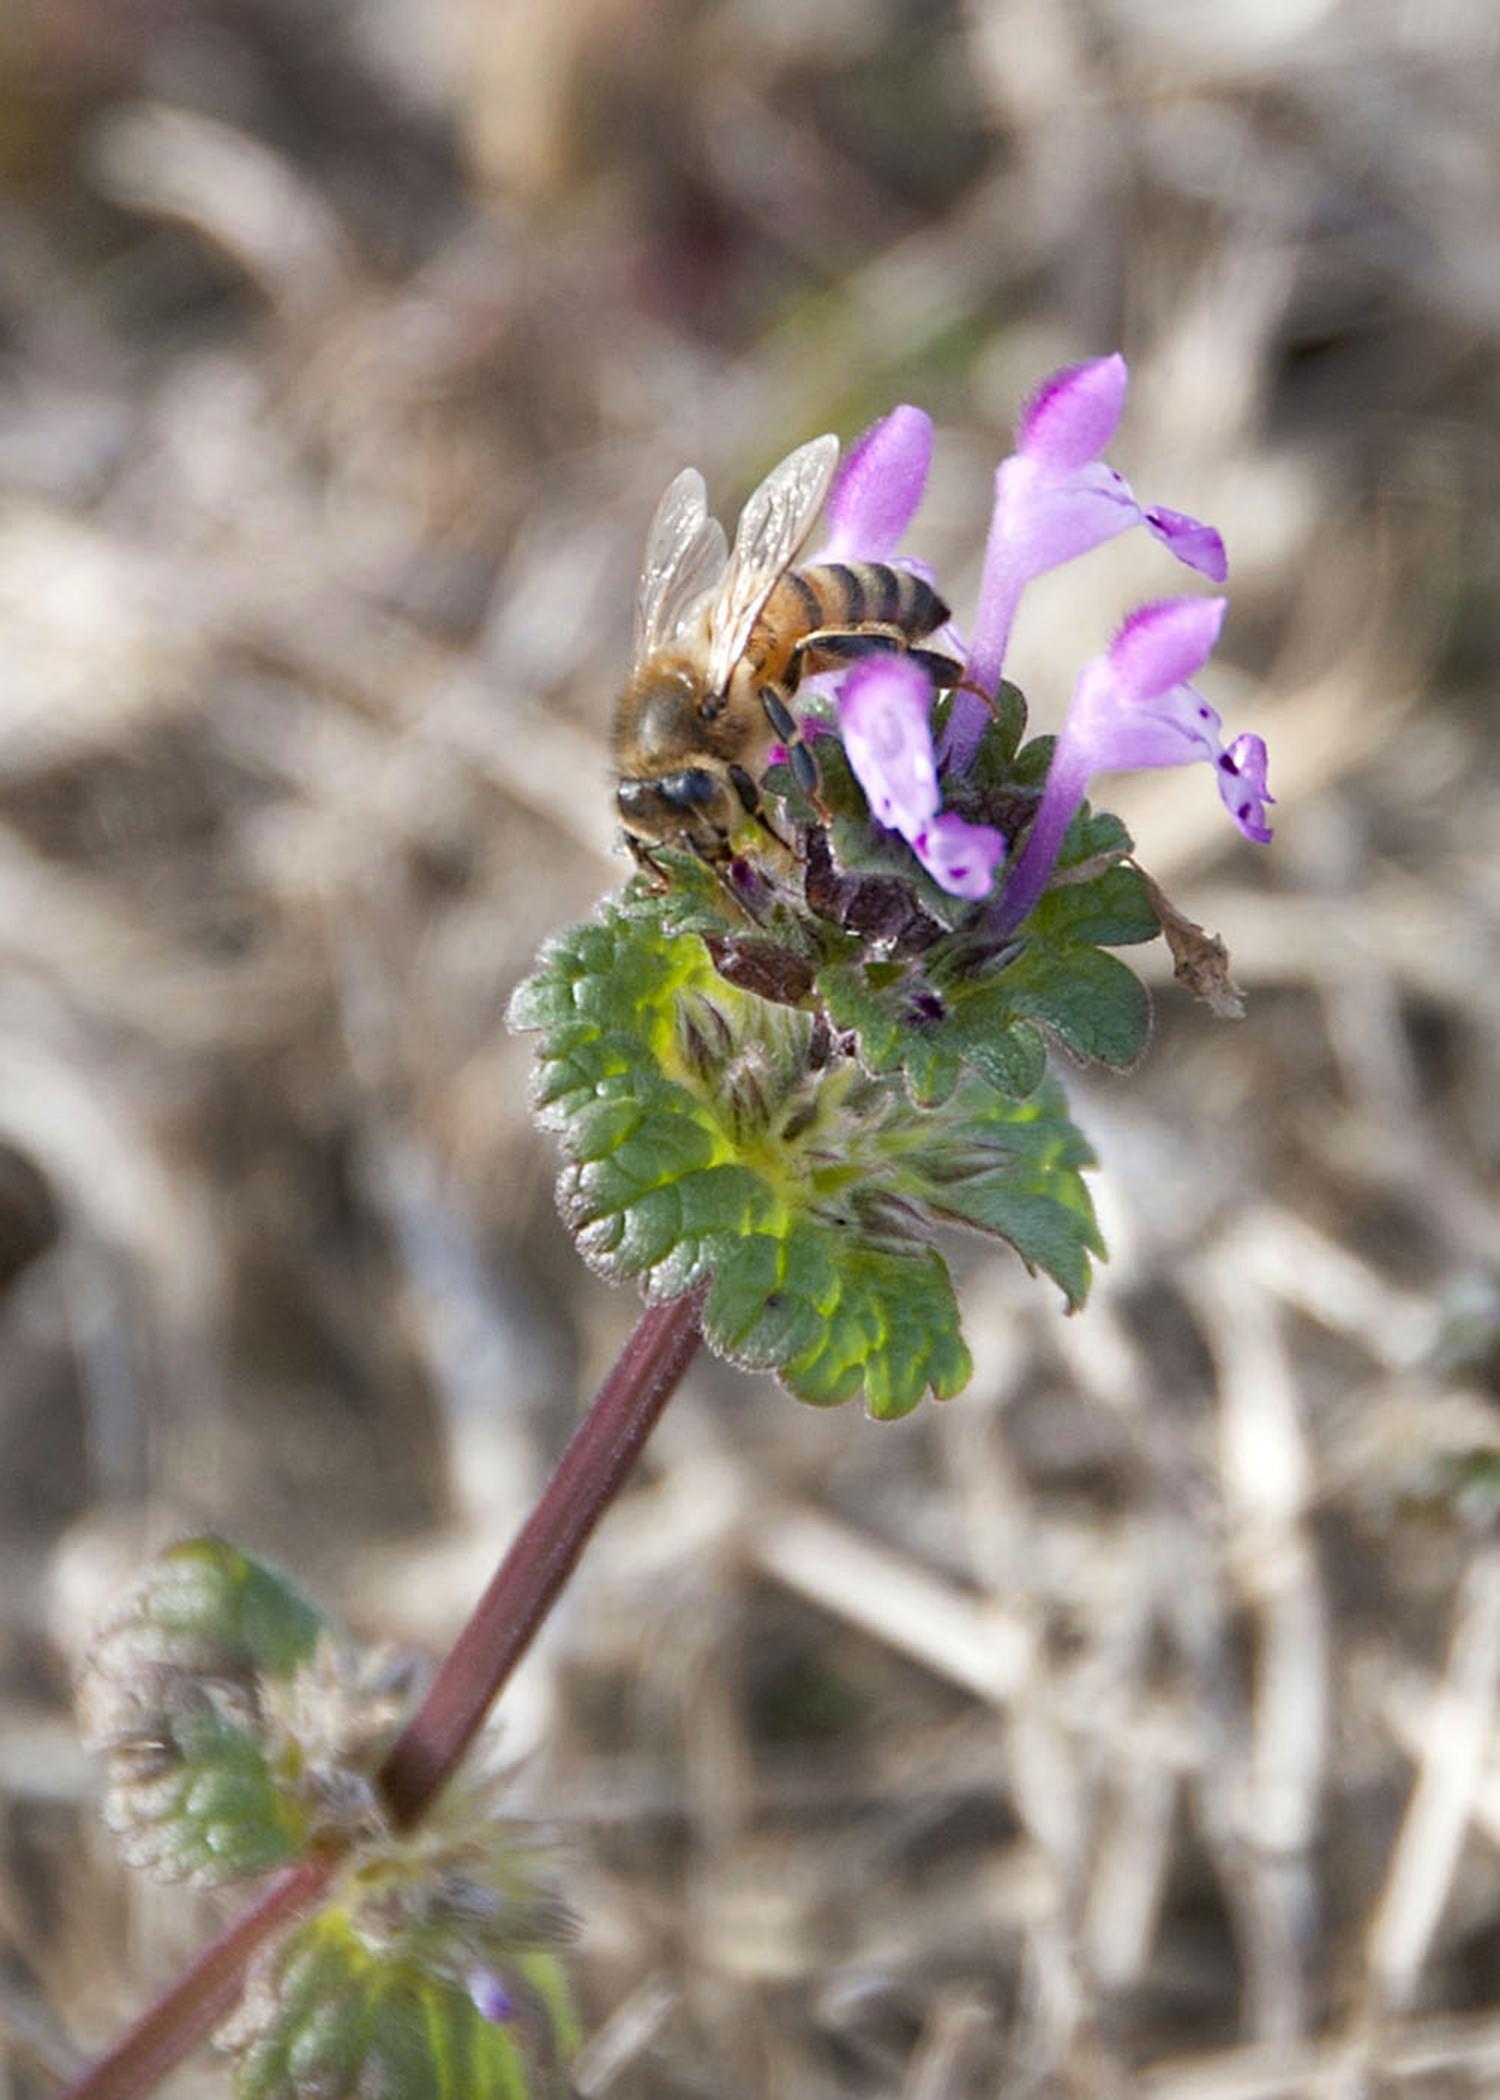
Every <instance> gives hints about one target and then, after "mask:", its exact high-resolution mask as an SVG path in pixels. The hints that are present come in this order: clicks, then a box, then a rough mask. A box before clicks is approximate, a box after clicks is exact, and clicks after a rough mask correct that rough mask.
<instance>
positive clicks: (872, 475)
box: [813, 405, 932, 562]
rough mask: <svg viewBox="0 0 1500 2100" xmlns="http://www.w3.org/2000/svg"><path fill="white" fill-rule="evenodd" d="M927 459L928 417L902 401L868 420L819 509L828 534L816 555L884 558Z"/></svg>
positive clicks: (901, 528)
mask: <svg viewBox="0 0 1500 2100" xmlns="http://www.w3.org/2000/svg"><path fill="white" fill-rule="evenodd" d="M931 465H932V418H931V416H929V415H927V414H926V413H925V412H924V411H923V410H922V409H920V408H909V407H907V406H905V405H903V406H902V407H900V408H893V409H892V410H891V412H890V414H889V415H888V416H882V417H881V419H880V421H879V422H878V423H872V424H871V425H870V428H869V429H868V430H867V431H866V432H865V434H864V436H863V437H861V438H858V439H856V440H855V442H854V444H853V445H851V446H850V448H849V450H848V451H847V452H846V453H845V454H844V458H843V461H842V464H841V465H840V467H839V470H838V473H837V474H836V475H835V476H834V480H833V487H832V488H831V489H830V490H829V492H828V501H827V503H826V504H825V505H824V511H823V515H824V517H825V518H826V519H827V522H828V528H829V538H828V541H827V543H826V545H825V546H823V547H822V548H820V549H819V551H818V553H817V554H816V555H814V557H813V559H814V560H815V561H820V562H824V561H889V560H890V558H891V556H892V555H893V554H894V553H895V552H896V550H897V548H898V547H899V545H900V543H901V539H902V535H903V534H904V533H905V531H906V528H907V526H908V525H909V524H910V523H911V521H912V517H913V514H914V513H915V511H916V508H917V505H918V504H919V503H920V502H921V500H922V491H923V489H924V488H925V487H926V486H927V472H928V469H929V468H930V467H931Z"/></svg>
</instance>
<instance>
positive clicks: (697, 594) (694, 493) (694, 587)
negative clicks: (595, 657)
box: [635, 467, 727, 665]
mask: <svg viewBox="0 0 1500 2100" xmlns="http://www.w3.org/2000/svg"><path fill="white" fill-rule="evenodd" d="M705 493H706V492H705V490H704V487H703V476H702V475H701V474H700V473H699V472H698V470H697V468H696V467H684V468H683V470H682V472H681V473H680V474H679V475H678V477H677V479H676V480H675V481H674V482H673V483H672V485H671V487H670V488H669V489H668V490H667V493H666V494H665V495H664V496H663V497H662V499H661V501H660V503H658V504H657V506H656V516H655V517H654V518H653V519H652V520H651V530H650V531H649V532H648V533H647V535H646V559H645V561H644V563H643V564H642V567H641V582H640V589H639V592H638V594H637V597H636V602H635V660H636V663H637V665H639V664H640V663H642V662H643V661H644V659H645V658H646V657H648V656H649V655H650V654H651V652H652V651H653V650H654V649H660V648H661V647H662V646H663V644H665V643H667V642H669V641H671V639H672V637H673V635H674V634H676V632H677V630H678V628H679V627H680V626H681V625H682V620H683V615H684V614H685V613H686V612H687V611H688V609H689V607H690V606H692V605H694V604H695V603H696V602H697V600H698V599H700V598H701V597H702V596H703V594H704V592H705V591H709V590H712V589H713V587H714V585H715V584H716V583H717V582H718V580H719V578H720V576H721V575H722V574H723V572H724V563H725V559H726V556H727V545H726V542H725V539H724V528H723V526H722V525H721V524H720V523H719V521H718V519H717V518H711V517H710V516H709V515H708V508H707V505H706V503H705V501H704V497H705Z"/></svg>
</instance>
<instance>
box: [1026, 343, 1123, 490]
mask: <svg viewBox="0 0 1500 2100" xmlns="http://www.w3.org/2000/svg"><path fill="white" fill-rule="evenodd" d="M1129 381H1130V373H1129V370H1128V368H1127V366H1126V363H1125V360H1124V358H1123V357H1121V355H1120V353H1119V351H1118V350H1117V351H1116V352H1115V353H1114V355H1113V356H1112V357H1096V358H1094V359H1093V360H1092V361H1091V362H1090V363H1088V364H1083V365H1068V366H1066V367H1065V368H1064V369H1063V370H1062V371H1061V372H1054V373H1053V374H1052V377H1051V378H1050V379H1044V380H1043V381H1042V384H1041V385H1040V386H1039V387H1038V388H1037V390H1036V392H1035V393H1034V394H1033V395H1032V397H1031V399H1030V400H1029V401H1028V402H1027V404H1026V406H1025V408H1023V409H1022V411H1021V418H1020V421H1019V423H1018V424H1017V426H1016V450H1017V451H1018V452H1021V453H1024V454H1025V456H1026V457H1027V458H1028V459H1034V460H1036V461H1037V463H1038V464H1039V465H1040V466H1042V467H1043V468H1044V469H1045V470H1046V472H1047V473H1048V474H1049V475H1052V474H1071V473H1074V472H1076V471H1077V469H1078V468H1079V467H1082V466H1086V465H1087V464H1088V462H1089V461H1090V460H1091V459H1097V458H1098V457H1099V454H1100V453H1101V452H1102V451H1103V450H1104V448H1105V446H1106V445H1107V444H1108V443H1109V441H1110V439H1111V438H1112V437H1113V436H1114V434H1115V426H1116V424H1118V422H1119V420H1120V414H1121V411H1122V410H1123V408H1124V406H1125V389H1126V387H1127V385H1128V384H1129Z"/></svg>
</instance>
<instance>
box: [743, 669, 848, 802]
mask: <svg viewBox="0 0 1500 2100" xmlns="http://www.w3.org/2000/svg"><path fill="white" fill-rule="evenodd" d="M760 704H761V706H762V707H763V708H764V709H765V711H766V720H767V721H768V722H769V723H770V725H771V727H772V728H773V729H774V730H775V732H776V734H777V735H778V736H779V737H780V739H781V741H782V743H783V744H785V746H786V757H787V764H788V765H789V766H790V767H791V769H792V778H793V779H794V780H795V781H796V783H797V785H798V787H799V788H801V790H802V792H803V794H804V795H806V797H807V799H808V801H809V802H810V803H811V804H812V806H813V808H814V809H815V810H816V811H817V813H818V816H819V818H820V820H821V821H822V822H823V823H824V824H827V823H829V822H831V820H832V819H831V812H830V811H829V809H828V806H827V804H826V803H825V802H824V800H823V797H822V796H821V794H819V792H818V761H817V760H816V759H815V758H814V757H813V755H812V751H811V750H810V749H809V747H808V746H807V745H806V744H805V743H804V742H803V741H802V728H801V725H800V723H799V722H798V720H797V717H796V716H795V715H794V714H793V713H792V711H791V709H790V708H789V707H788V706H787V704H786V702H785V700H783V699H782V697H781V695H780V693H778V692H777V690H776V688H775V686H774V685H763V686H762V687H761V689H760Z"/></svg>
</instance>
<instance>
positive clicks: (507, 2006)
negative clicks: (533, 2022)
mask: <svg viewBox="0 0 1500 2100" xmlns="http://www.w3.org/2000/svg"><path fill="white" fill-rule="evenodd" d="M467 1982H468V1987H469V1999H470V2002H471V2003H472V2005H473V2007H474V2010H475V2011H476V2012H477V2013H478V2014H479V2017H480V2018H481V2019H482V2020H489V2021H491V2022H492V2023H493V2024H494V2025H495V2026H496V2027H503V2026H504V2025H505V2024H506V2022H507V2021H509V2020H513V2019H514V2018H515V2016H516V2002H515V2000H514V1998H512V1996H511V1994H510V1992H509V1991H508V1990H507V1989H506V1988H505V1985H504V1984H503V1983H502V1982H501V1981H500V1978H499V1977H498V1976H497V1975H496V1974H495V1972H494V1970H493V1969H471V1970H470V1971H469V1974H468V1978H467Z"/></svg>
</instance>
